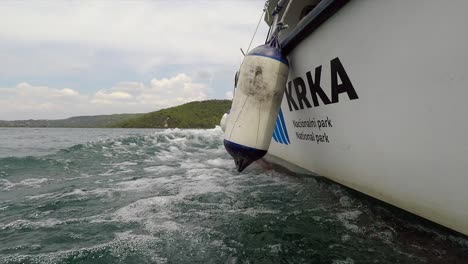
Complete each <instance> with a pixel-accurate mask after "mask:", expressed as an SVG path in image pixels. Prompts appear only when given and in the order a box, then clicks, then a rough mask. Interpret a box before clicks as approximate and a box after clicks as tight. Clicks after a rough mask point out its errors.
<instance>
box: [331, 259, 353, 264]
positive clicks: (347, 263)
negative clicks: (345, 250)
mask: <svg viewBox="0 0 468 264" xmlns="http://www.w3.org/2000/svg"><path fill="white" fill-rule="evenodd" d="M332 263H333V264H354V260H353V259H352V258H346V259H345V260H333V262H332Z"/></svg>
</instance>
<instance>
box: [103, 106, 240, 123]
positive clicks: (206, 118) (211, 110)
mask: <svg viewBox="0 0 468 264" xmlns="http://www.w3.org/2000/svg"><path fill="white" fill-rule="evenodd" d="M230 107H231V101H230V100H208V101H201V102H191V103H187V104H183V105H179V106H175V107H171V108H167V109H162V110H159V111H155V112H151V113H148V114H144V115H142V116H139V117H136V118H132V119H127V120H124V121H122V122H118V123H116V124H114V125H113V126H112V127H125V128H213V127H215V126H216V125H218V124H219V121H220V119H221V117H222V116H223V114H224V113H225V112H226V111H227V110H228V109H229V108H230Z"/></svg>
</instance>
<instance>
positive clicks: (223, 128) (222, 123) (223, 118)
mask: <svg viewBox="0 0 468 264" xmlns="http://www.w3.org/2000/svg"><path fill="white" fill-rule="evenodd" d="M227 117H228V114H227V113H224V115H223V117H221V121H220V122H219V126H220V127H221V130H223V132H225V131H226V120H227Z"/></svg>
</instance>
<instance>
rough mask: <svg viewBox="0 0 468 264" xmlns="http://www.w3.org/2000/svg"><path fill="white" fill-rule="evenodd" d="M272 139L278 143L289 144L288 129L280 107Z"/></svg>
mask: <svg viewBox="0 0 468 264" xmlns="http://www.w3.org/2000/svg"><path fill="white" fill-rule="evenodd" d="M273 139H274V140H275V141H276V142H278V143H280V144H285V145H289V144H291V141H290V140H289V135H288V129H287V128H286V123H285V122H284V117H283V111H282V110H281V109H280V112H279V114H278V118H276V124H275V130H274V131H273Z"/></svg>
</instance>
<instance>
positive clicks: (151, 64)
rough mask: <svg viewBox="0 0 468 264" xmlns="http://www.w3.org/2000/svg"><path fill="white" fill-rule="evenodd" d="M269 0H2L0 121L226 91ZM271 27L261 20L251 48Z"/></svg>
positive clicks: (146, 106)
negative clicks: (265, 2)
mask: <svg viewBox="0 0 468 264" xmlns="http://www.w3.org/2000/svg"><path fill="white" fill-rule="evenodd" d="M263 5H264V0H239V1H211V0H196V1H188V0H179V1H128V2H126V1H71V2H70V1H69V2H60V1H37V2H22V1H6V2H3V3H2V6H1V8H0V17H1V23H0V58H1V59H0V119H24V118H26V119H28V118H63V117H67V116H74V115H82V114H88V115H91V114H103V113H122V112H146V111H152V110H155V109H158V108H162V107H168V106H172V105H175V104H179V103H184V102H187V101H191V100H203V99H206V98H224V97H225V96H226V95H225V92H226V91H227V90H229V89H230V88H229V87H232V83H233V81H232V79H233V75H234V73H235V71H236V70H237V69H238V67H239V65H240V63H241V61H242V56H241V53H240V51H239V48H243V49H244V50H246V48H247V45H248V44H249V42H250V39H251V37H252V34H253V32H254V30H255V27H256V24H257V22H258V19H259V18H260V15H261V12H262V8H263ZM266 33H267V27H266V25H265V24H264V23H262V24H261V26H260V30H259V32H258V33H257V38H256V39H255V40H254V43H253V44H252V46H253V47H254V46H256V45H259V44H261V43H262V42H263V41H264V40H265V36H266ZM179 73H183V74H179ZM153 76H159V77H158V78H156V79H152V77H153ZM162 77H166V78H162ZM127 80H134V81H135V82H125V81H127ZM21 82H27V83H23V84H21ZM18 83H20V84H18ZM17 84H18V85H17ZM38 84H40V85H38ZM22 85H23V86H25V87H20V86H22ZM1 87H5V88H1ZM57 87H58V88H57Z"/></svg>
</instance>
